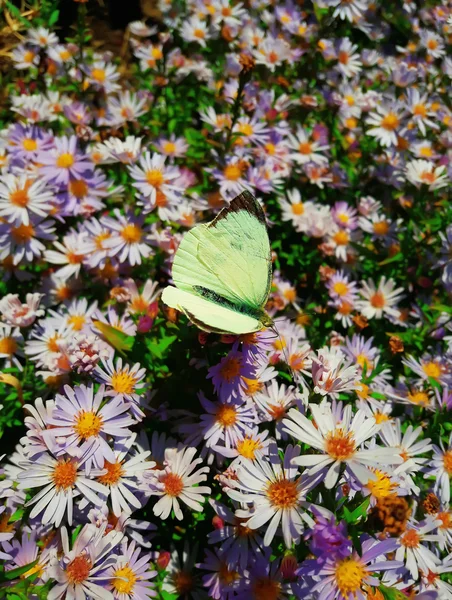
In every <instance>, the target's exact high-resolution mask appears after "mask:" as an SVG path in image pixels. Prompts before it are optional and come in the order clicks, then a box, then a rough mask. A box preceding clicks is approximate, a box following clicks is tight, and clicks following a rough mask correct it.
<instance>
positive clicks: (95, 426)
mask: <svg viewBox="0 0 452 600" xmlns="http://www.w3.org/2000/svg"><path fill="white" fill-rule="evenodd" d="M74 429H75V431H76V432H77V433H78V435H79V436H80V437H81V438H83V439H84V440H87V439H88V438H90V437H93V436H97V435H99V432H100V430H101V429H102V417H100V416H98V415H96V414H95V413H93V412H92V411H88V412H85V411H81V412H80V413H79V414H78V415H77V418H76V422H75V425H74Z"/></svg>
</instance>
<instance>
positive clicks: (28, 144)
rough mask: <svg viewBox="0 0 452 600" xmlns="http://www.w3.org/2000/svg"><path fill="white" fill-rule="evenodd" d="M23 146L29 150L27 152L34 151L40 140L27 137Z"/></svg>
mask: <svg viewBox="0 0 452 600" xmlns="http://www.w3.org/2000/svg"><path fill="white" fill-rule="evenodd" d="M22 146H23V149H24V150H27V152H33V150H36V148H37V147H38V142H37V141H36V140H34V139H33V138H25V139H24V140H23V141H22Z"/></svg>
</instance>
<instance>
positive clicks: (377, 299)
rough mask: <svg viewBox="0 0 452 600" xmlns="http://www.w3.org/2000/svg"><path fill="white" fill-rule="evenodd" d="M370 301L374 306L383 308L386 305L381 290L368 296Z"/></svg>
mask: <svg viewBox="0 0 452 600" xmlns="http://www.w3.org/2000/svg"><path fill="white" fill-rule="evenodd" d="M370 303H371V304H372V306H373V307H374V308H384V307H385V306H386V299H385V297H384V295H383V294H382V293H381V292H375V294H373V296H371V297H370Z"/></svg>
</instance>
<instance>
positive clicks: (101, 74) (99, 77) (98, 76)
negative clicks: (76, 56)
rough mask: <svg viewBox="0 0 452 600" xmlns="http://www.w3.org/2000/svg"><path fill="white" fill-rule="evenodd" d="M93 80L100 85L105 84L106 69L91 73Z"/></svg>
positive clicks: (94, 70) (95, 70)
mask: <svg viewBox="0 0 452 600" xmlns="http://www.w3.org/2000/svg"><path fill="white" fill-rule="evenodd" d="M91 78H92V79H94V80H95V81H98V82H99V83H103V82H104V81H105V79H106V74H105V70H104V69H93V70H92V71H91Z"/></svg>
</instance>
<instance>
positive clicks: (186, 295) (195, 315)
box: [162, 287, 262, 335]
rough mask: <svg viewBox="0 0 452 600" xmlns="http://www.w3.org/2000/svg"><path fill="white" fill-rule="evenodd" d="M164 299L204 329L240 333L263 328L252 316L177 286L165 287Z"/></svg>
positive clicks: (215, 331)
mask: <svg viewBox="0 0 452 600" xmlns="http://www.w3.org/2000/svg"><path fill="white" fill-rule="evenodd" d="M162 300H163V302H165V304H167V305H168V306H171V307H172V308H175V309H177V310H179V311H181V312H183V313H184V314H185V315H186V316H187V317H188V318H189V319H190V321H192V322H193V323H194V324H195V325H197V327H199V328H200V329H202V330H204V331H210V332H214V333H234V334H236V335H240V334H243V333H250V332H252V331H258V330H259V329H261V328H262V323H261V322H260V321H259V320H258V319H256V318H254V317H252V316H249V315H247V314H243V313H240V312H237V311H235V310H231V309H230V308H228V307H225V306H222V305H221V304H218V303H216V302H212V301H210V300H206V299H205V298H203V297H201V296H197V295H195V294H192V293H190V292H186V291H184V290H179V289H177V288H175V287H167V288H165V289H164V290H163V295H162Z"/></svg>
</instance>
